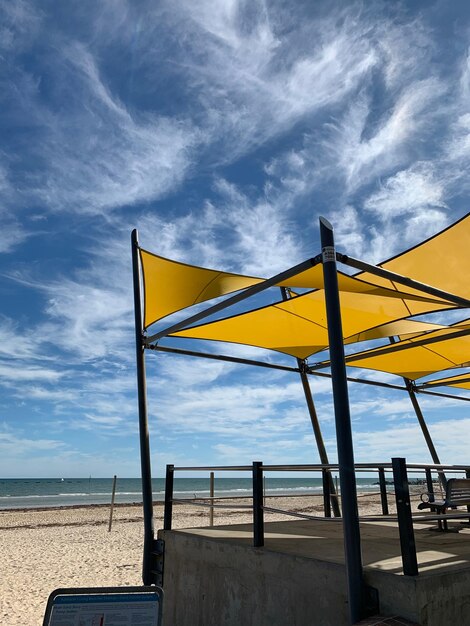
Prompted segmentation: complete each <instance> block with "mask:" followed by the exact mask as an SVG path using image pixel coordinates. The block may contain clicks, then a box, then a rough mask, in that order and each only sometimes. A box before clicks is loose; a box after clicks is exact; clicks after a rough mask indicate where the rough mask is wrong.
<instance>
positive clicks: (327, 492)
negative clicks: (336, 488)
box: [321, 469, 331, 517]
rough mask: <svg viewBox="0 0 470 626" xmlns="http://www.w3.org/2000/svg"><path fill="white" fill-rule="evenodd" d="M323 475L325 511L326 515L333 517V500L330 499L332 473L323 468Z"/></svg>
mask: <svg viewBox="0 0 470 626" xmlns="http://www.w3.org/2000/svg"><path fill="white" fill-rule="evenodd" d="M321 475H322V480H323V509H324V511H325V517H331V500H330V479H331V474H330V472H329V471H328V470H326V469H322V471H321Z"/></svg>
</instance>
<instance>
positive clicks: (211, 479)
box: [209, 472, 214, 527]
mask: <svg viewBox="0 0 470 626" xmlns="http://www.w3.org/2000/svg"><path fill="white" fill-rule="evenodd" d="M209 496H210V499H211V508H210V509H209V511H210V513H209V526H211V527H212V526H213V525H214V472H211V473H210V475H209Z"/></svg>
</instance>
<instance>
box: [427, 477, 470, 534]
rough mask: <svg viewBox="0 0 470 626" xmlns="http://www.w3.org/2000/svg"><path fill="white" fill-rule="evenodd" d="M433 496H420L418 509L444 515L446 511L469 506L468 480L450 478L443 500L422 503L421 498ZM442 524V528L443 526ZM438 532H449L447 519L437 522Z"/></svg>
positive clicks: (469, 481)
mask: <svg viewBox="0 0 470 626" xmlns="http://www.w3.org/2000/svg"><path fill="white" fill-rule="evenodd" d="M432 495H434V494H430V493H427V494H421V502H420V504H418V509H420V510H423V509H431V511H436V513H438V514H439V515H444V514H445V513H446V512H447V509H455V508H456V507H458V506H470V478H450V479H449V480H448V481H447V484H446V495H445V499H444V500H428V501H424V500H423V497H426V496H427V497H428V498H429V497H430V496H432ZM443 524H444V526H443ZM438 530H444V531H447V530H449V529H448V528H447V519H443V520H438Z"/></svg>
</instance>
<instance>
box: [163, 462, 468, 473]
mask: <svg viewBox="0 0 470 626" xmlns="http://www.w3.org/2000/svg"><path fill="white" fill-rule="evenodd" d="M406 467H407V468H408V469H409V470H420V469H422V470H426V469H431V470H432V469H434V470H436V471H438V470H447V471H459V472H460V471H461V472H465V471H467V470H470V465H446V464H442V463H441V464H435V463H407V464H406ZM380 468H383V469H385V470H390V471H392V464H391V463H356V464H355V465H354V469H355V470H356V471H372V470H377V469H380ZM173 469H174V471H175V472H212V471H219V472H251V470H252V467H251V465H204V466H181V467H174V468H173ZM325 469H326V470H336V471H339V466H338V464H335V463H330V464H327V465H325V464H320V463H318V464H313V465H312V464H297V465H264V464H263V471H265V472H315V471H317V472H320V471H322V470H325Z"/></svg>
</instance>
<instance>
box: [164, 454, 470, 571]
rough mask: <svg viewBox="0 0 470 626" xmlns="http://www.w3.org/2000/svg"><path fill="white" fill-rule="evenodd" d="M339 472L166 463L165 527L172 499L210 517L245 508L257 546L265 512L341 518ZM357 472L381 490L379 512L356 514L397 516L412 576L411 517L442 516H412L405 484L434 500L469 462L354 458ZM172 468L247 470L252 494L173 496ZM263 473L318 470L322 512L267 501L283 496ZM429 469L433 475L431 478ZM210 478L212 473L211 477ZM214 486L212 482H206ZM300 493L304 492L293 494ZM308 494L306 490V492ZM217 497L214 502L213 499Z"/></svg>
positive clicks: (468, 472)
mask: <svg viewBox="0 0 470 626" xmlns="http://www.w3.org/2000/svg"><path fill="white" fill-rule="evenodd" d="M335 471H339V467H338V465H336V464H329V465H321V464H318V465H263V463H262V462H261V461H254V462H253V464H252V465H251V466H250V465H234V466H203V467H175V466H174V465H167V469H166V482H165V505H164V507H165V508H164V524H163V529H164V530H171V528H172V519H173V505H174V504H189V505H194V506H199V507H201V506H205V507H208V508H209V509H210V511H211V519H213V517H212V516H213V511H214V509H236V510H250V511H252V517H253V546H254V547H256V548H261V547H263V546H264V515H265V513H268V514H282V515H286V516H289V517H295V518H299V519H306V520H312V521H318V520H320V519H322V520H323V521H325V520H328V521H330V522H341V521H342V518H341V517H332V508H331V500H332V498H337V499H338V501H339V502H338V504H340V501H341V494H339V493H335V494H332V493H331V484H332V481H331V476H332V472H335ZM355 471H356V473H368V474H371V473H376V475H377V478H378V482H377V483H376V484H378V487H379V494H377V493H375V494H372V493H371V494H370V495H380V508H381V511H382V513H381V515H367V516H361V517H360V518H359V519H360V521H361V522H377V521H382V520H383V519H384V517H386V519H387V521H396V522H397V525H398V533H399V537H400V546H401V555H402V563H403V573H404V574H405V575H408V576H416V575H417V574H418V563H417V557H416V544H415V540H414V529H413V522H414V521H421V522H429V521H439V520H442V519H443V516H442V515H438V514H435V513H434V514H433V513H429V514H428V513H424V514H423V513H416V514H414V515H413V513H412V508H411V498H410V490H409V486H410V484H411V485H416V484H419V485H422V486H423V488H424V489H425V490H426V493H427V494H428V497H429V500H430V502H432V501H434V498H435V492H434V487H435V484H436V483H437V484H438V485H439V488H441V485H442V477H443V476H444V480H445V473H446V472H447V473H451V474H453V475H461V474H463V475H464V476H466V477H467V478H470V466H467V465H432V464H422V463H406V460H405V459H404V458H394V459H392V461H391V463H357V464H355ZM176 472H198V473H199V472H210V473H211V475H212V476H213V474H214V472H250V473H251V476H252V489H251V494H250V495H249V496H248V495H246V496H242V495H240V496H216V495H212V494H213V489H212V488H211V495H210V496H209V497H204V498H197V497H195V498H174V476H175V473H176ZM267 472H309V473H317V474H321V476H322V495H323V513H324V516H323V517H320V516H318V515H309V514H307V513H299V512H295V511H289V510H285V509H279V508H275V507H270V506H267V505H266V500H267V499H268V498H274V497H275V498H283V497H287V496H284V495H280V494H276V495H275V496H274V495H270V494H269V492H268V493H265V491H264V477H265V474H266V473H267ZM408 472H410V473H413V474H420V475H424V478H423V479H421V480H422V482H421V481H419V482H418V483H417V482H415V481H414V480H412V481H411V483H410V481H409V479H408ZM387 473H388V474H391V475H392V477H393V480H392V481H390V480H387V478H386V474H387ZM433 474H434V475H435V476H436V478H437V480H436V482H434V480H433ZM211 481H213V478H211ZM211 484H212V485H213V482H211ZM387 486H392V488H393V492H392V493H391V492H389V491H387ZM298 495H299V496H300V495H305V494H300V493H299V494H298ZM310 495H311V494H310ZM391 495H394V496H395V506H396V515H391V514H390V511H389V496H391ZM246 498H249V499H251V500H252V504H240V503H236V504H231V503H230V504H228V503H227V504H226V503H225V502H226V501H232V500H234V499H236V500H239V499H246ZM215 501H217V503H216V502H215ZM469 514H470V508H469V511H468V512H467V513H462V512H452V513H450V514H446V516H445V517H447V518H452V519H459V518H463V517H465V518H468V517H469Z"/></svg>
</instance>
